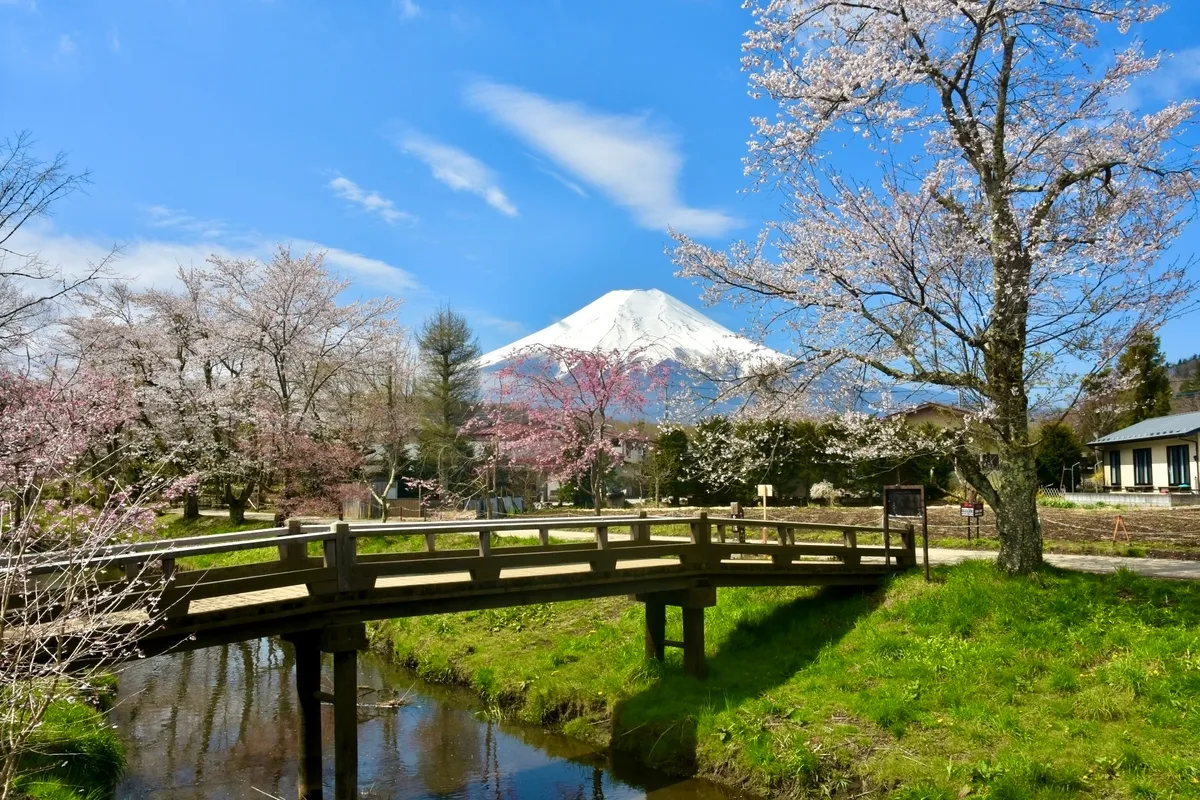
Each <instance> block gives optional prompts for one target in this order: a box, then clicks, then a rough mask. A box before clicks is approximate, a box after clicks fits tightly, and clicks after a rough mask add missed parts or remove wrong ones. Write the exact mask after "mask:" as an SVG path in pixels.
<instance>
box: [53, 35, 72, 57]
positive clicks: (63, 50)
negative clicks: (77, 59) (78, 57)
mask: <svg viewBox="0 0 1200 800" xmlns="http://www.w3.org/2000/svg"><path fill="white" fill-rule="evenodd" d="M75 49H76V48H75V40H74V39H72V38H71V37H70V35H69V34H66V33H64V34H63V35H62V36H59V37H58V49H57V50H56V52H57V54H58V57H59V58H69V57H70V56H72V55H74V54H75Z"/></svg>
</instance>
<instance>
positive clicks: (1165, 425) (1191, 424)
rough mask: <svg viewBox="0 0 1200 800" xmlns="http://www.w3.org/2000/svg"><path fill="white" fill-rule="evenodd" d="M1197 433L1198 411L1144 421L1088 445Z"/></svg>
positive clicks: (1198, 426)
mask: <svg viewBox="0 0 1200 800" xmlns="http://www.w3.org/2000/svg"><path fill="white" fill-rule="evenodd" d="M1198 431H1200V411H1193V412H1191V413H1188V414H1170V415H1168V416H1165V417H1154V418H1153V419H1144V420H1142V421H1141V422H1137V423H1134V424H1133V425H1130V426H1129V427H1128V428H1122V429H1121V430H1119V431H1113V432H1112V433H1110V434H1108V435H1107V436H1101V437H1100V438H1099V439H1097V440H1095V441H1094V442H1088V444H1089V445H1098V444H1116V443H1117V442H1132V441H1135V440H1137V439H1167V438H1171V437H1174V436H1190V435H1191V434H1193V433H1196V432H1198Z"/></svg>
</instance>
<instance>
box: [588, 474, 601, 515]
mask: <svg viewBox="0 0 1200 800" xmlns="http://www.w3.org/2000/svg"><path fill="white" fill-rule="evenodd" d="M589 477H590V478H591V480H589V481H588V482H589V483H590V484H591V486H592V508H593V510H594V511H595V513H596V516H597V517H598V516H600V514H601V513H602V512H603V506H604V499H603V498H602V497H601V496H600V488H601V487H600V483H601V481H600V471H599V470H598V469H597V468H596V467H594V466H593V467H592V473H591V475H590V476H589Z"/></svg>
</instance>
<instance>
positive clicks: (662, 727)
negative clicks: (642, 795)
mask: <svg viewBox="0 0 1200 800" xmlns="http://www.w3.org/2000/svg"><path fill="white" fill-rule="evenodd" d="M680 625H681V622H680V620H679V618H678V616H674V617H671V618H669V619H668V632H667V638H669V639H677V638H680V636H679V633H680ZM706 628H707V642H708V647H707V650H708V657H709V670H710V671H709V678H708V680H706V681H704V682H699V681H696V680H694V679H691V678H689V677H687V676H685V675H683V673H682V668H681V664H680V658H679V655H678V652H677V651H674V652H673V651H668V658H667V661H666V663H665V664H663V665H658V664H655V663H648V662H646V661H645V660H644V658H643V655H642V609H641V606H640V605H639V604H636V603H632V602H630V601H627V600H623V599H618V598H608V599H603V600H591V601H582V602H576V603H559V604H555V605H545V606H529V607H524V608H513V609H503V610H495V611H483V612H471V613H463V614H449V615H442V616H431V617H422V618H414V619H405V620H392V621H388V622H384V623H379V624H377V625H375V626H374V627H373V635H374V638H375V641H376V643H377V644H378V645H379V646H381V647H384V648H386V649H388V650H389V651H390V652H391V653H392V654H394V656H395V657H396V658H397V659H398V660H399V661H400V662H401V663H403V664H406V665H407V666H409V667H410V668H412V669H413V670H415V671H416V672H417V673H418V674H419V675H420V676H421V677H422V678H424V679H425V680H430V681H440V682H445V683H455V684H460V685H464V686H470V687H471V688H472V689H473V690H474V691H475V692H476V693H477V694H478V695H479V696H480V697H481V698H482V699H483V701H484V702H485V703H486V704H487V705H489V706H490V707H491V708H492V709H493V711H494V712H495V713H497V714H501V715H507V716H510V717H513V718H516V719H519V720H523V721H526V722H530V723H535V724H538V725H543V726H547V727H551V728H553V729H556V730H561V731H562V732H564V733H566V734H569V735H571V736H574V737H578V738H580V739H583V740H585V741H588V742H590V743H592V744H594V745H596V746H601V747H604V746H608V747H611V748H612V750H613V751H615V752H618V753H623V754H627V755H630V756H632V757H635V758H637V759H638V760H640V761H642V762H644V763H646V764H648V765H650V766H653V767H655V768H659V769H663V770H666V771H669V772H674V773H677V774H698V775H703V776H706V777H709V778H712V779H715V780H717V781H721V782H723V783H725V784H728V785H732V786H737V787H741V788H744V789H746V790H749V791H753V792H756V793H761V794H765V795H770V796H835V797H853V796H863V793H870V794H871V795H872V796H879V795H881V794H890V796H895V797H901V798H917V797H923V798H943V797H944V798H954V797H965V796H972V795H979V796H992V797H1024V798H1029V797H1032V798H1038V797H1064V796H1068V797H1069V796H1076V795H1078V796H1084V795H1089V796H1094V795H1095V794H1096V793H1097V792H1098V793H1099V794H1100V795H1101V796H1106V797H1131V798H1132V797H1158V796H1162V797H1167V796H1175V797H1200V759H1198V758H1197V756H1196V755H1195V748H1194V742H1195V741H1196V739H1197V737H1198V736H1200V700H1198V698H1200V587H1198V586H1197V585H1195V584H1191V583H1181V582H1168V581H1155V580H1150V579H1144V578H1138V577H1136V576H1133V575H1130V574H1127V573H1119V574H1117V575H1112V576H1097V575H1083V574H1077V573H1067V572H1061V571H1056V570H1052V569H1047V570H1046V571H1044V572H1042V573H1039V574H1037V575H1035V576H1032V577H1030V578H1009V577H1006V576H1003V575H1001V574H1000V573H999V572H997V571H996V570H995V569H994V568H993V567H992V566H991V565H989V564H982V563H970V564H963V565H960V566H956V567H951V568H941V569H939V570H937V574H936V581H935V582H934V583H933V584H925V583H924V581H923V580H921V578H920V577H919V576H917V575H912V576H904V577H901V578H898V579H896V580H895V581H893V582H892V583H891V584H890V585H889V586H887V587H886V588H884V589H882V590H879V591H877V592H872V593H846V592H845V591H840V592H839V591H831V590H818V589H765V590H751V589H724V590H721V591H720V593H719V603H718V605H717V606H716V607H715V608H713V609H709V611H708V612H707V624H706Z"/></svg>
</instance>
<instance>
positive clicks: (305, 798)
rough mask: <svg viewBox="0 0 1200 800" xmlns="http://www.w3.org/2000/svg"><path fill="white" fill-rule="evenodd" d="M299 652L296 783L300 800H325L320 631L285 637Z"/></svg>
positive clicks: (297, 652)
mask: <svg viewBox="0 0 1200 800" xmlns="http://www.w3.org/2000/svg"><path fill="white" fill-rule="evenodd" d="M283 640H284V641H285V642H289V643H291V645H292V647H293V648H294V649H295V651H296V699H297V705H298V706H299V715H298V721H299V725H298V726H297V733H298V738H299V741H298V742H297V745H298V746H299V749H300V753H299V756H300V757H299V759H298V762H297V763H298V768H299V769H298V772H299V774H298V775H297V780H296V796H297V797H298V798H299V800H324V796H323V791H324V790H323V786H322V780H323V776H322V775H321V700H320V698H319V697H318V696H317V693H318V692H320V690H321V646H320V641H319V639H318V637H317V633H316V631H302V632H300V633H296V634H290V635H285V636H284V637H283Z"/></svg>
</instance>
